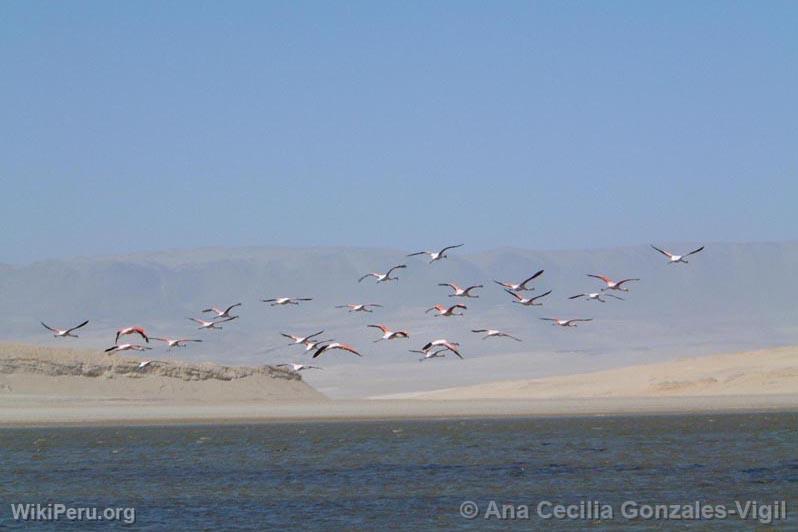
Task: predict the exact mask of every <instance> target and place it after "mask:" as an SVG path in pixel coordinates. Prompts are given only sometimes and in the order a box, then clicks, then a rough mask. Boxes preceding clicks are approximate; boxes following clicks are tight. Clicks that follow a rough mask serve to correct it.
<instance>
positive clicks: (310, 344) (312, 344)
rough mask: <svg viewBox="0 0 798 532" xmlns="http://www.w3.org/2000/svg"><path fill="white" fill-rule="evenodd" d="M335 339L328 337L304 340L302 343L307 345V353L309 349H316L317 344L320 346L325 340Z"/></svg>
mask: <svg viewBox="0 0 798 532" xmlns="http://www.w3.org/2000/svg"><path fill="white" fill-rule="evenodd" d="M333 341H334V340H333V339H332V338H327V339H326V340H305V341H304V342H302V344H303V345H304V346H305V352H306V353H307V352H308V351H313V350H314V349H316V346H318V345H319V344H323V343H325V342H333ZM289 345H293V344H289Z"/></svg>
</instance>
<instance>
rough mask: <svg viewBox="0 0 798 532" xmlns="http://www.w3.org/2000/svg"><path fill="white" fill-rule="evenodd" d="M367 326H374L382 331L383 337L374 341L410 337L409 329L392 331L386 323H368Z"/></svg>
mask: <svg viewBox="0 0 798 532" xmlns="http://www.w3.org/2000/svg"><path fill="white" fill-rule="evenodd" d="M366 327H374V328H375V329H379V330H381V331H382V338H380V339H378V340H374V343H377V342H381V341H382V340H393V339H395V338H410V335H409V334H407V331H392V330H390V329H389V328H388V327H387V326H385V325H382V324H380V325H367V326H366Z"/></svg>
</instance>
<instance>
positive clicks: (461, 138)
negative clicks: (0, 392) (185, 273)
mask: <svg viewBox="0 0 798 532" xmlns="http://www.w3.org/2000/svg"><path fill="white" fill-rule="evenodd" d="M796 28H798V2H792V1H788V2H778V1H771V2H755V1H750V2H732V1H718V2H711V1H702V2H693V1H690V2H670V1H669V2H664V1H662V2H638V1H629V2H625V1H605V2H584V1H583V2H576V1H567V2H566V1H561V2H560V1H558V2H509V1H505V2H484V1H479V2H469V1H457V2H455V1H452V2H428V1H418V2H406V1H401V2H400V1H396V2H371V1H368V2H367V1H363V2H321V1H317V2H287V1H286V2H197V1H191V2H188V1H186V2H178V1H171V2H105V1H98V2H41V1H39V2H28V1H17V2H13V1H6V2H2V3H0V65H2V75H0V98H2V111H0V180H1V181H2V183H1V184H2V192H3V195H2V200H1V201H2V203H0V205H2V209H0V225H2V227H3V230H2V231H0V244H1V245H0V262H10V263H20V262H27V261H31V260H38V259H43V258H49V257H64V256H75V255H108V254H116V253H124V252H131V251H142V250H159V249H165V248H189V247H197V246H215V245H231V246H237V245H291V246H305V245H352V246H372V245H380V246H388V247H401V248H406V249H409V248H417V247H421V248H427V247H432V246H437V245H439V244H444V243H453V242H455V241H457V242H460V241H463V242H466V243H468V244H469V247H470V248H471V249H472V250H476V249H484V248H490V247H494V246H504V245H512V246H520V247H530V248H586V247H603V246H615V245H627V244H638V243H647V242H650V241H657V242H669V241H720V240H725V241H751V240H794V239H796V238H798V214H796V213H798V31H796Z"/></svg>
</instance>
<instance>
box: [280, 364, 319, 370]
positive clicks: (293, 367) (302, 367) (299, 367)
mask: <svg viewBox="0 0 798 532" xmlns="http://www.w3.org/2000/svg"><path fill="white" fill-rule="evenodd" d="M277 367H278V368H291V371H305V370H306V369H323V368H320V367H319V366H309V365H306V364H277Z"/></svg>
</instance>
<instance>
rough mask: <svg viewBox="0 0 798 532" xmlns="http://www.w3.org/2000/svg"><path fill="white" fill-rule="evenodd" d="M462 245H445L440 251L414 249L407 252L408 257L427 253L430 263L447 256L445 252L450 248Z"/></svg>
mask: <svg viewBox="0 0 798 532" xmlns="http://www.w3.org/2000/svg"><path fill="white" fill-rule="evenodd" d="M462 246H463V244H457V245H455V246H446V247H445V248H443V249H442V250H440V251H416V252H415V253H411V254H409V255H408V257H415V256H417V255H429V258H430V261H429V263H430V264H432V263H433V262H435V261H439V260H441V259H445V258H448V255H446V252H447V251H449V250H450V249H454V248H459V247H462Z"/></svg>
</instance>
